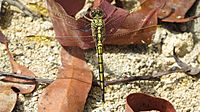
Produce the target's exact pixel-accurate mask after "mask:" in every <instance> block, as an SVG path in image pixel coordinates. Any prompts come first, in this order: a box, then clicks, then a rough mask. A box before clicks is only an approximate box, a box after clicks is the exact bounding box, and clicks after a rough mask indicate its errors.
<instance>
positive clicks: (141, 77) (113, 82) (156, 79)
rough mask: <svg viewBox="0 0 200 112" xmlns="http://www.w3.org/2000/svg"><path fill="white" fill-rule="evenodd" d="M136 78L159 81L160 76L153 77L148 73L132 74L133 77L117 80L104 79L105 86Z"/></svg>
mask: <svg viewBox="0 0 200 112" xmlns="http://www.w3.org/2000/svg"><path fill="white" fill-rule="evenodd" d="M138 80H149V81H160V78H159V77H153V76H150V75H147V76H134V77H128V78H124V79H119V80H111V81H106V82H105V86H108V85H114V84H120V83H128V82H132V81H138Z"/></svg>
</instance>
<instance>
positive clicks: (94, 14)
mask: <svg viewBox="0 0 200 112" xmlns="http://www.w3.org/2000/svg"><path fill="white" fill-rule="evenodd" d="M90 15H91V17H92V18H94V17H97V16H98V17H103V11H102V10H100V9H93V10H91V13H90Z"/></svg>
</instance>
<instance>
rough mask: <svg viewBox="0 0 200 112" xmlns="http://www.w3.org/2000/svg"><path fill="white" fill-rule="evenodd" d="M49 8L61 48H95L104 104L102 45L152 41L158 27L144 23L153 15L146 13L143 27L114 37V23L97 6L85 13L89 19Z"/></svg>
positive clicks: (115, 34) (104, 82)
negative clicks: (78, 17) (150, 39)
mask: <svg viewBox="0 0 200 112" xmlns="http://www.w3.org/2000/svg"><path fill="white" fill-rule="evenodd" d="M48 5H49V7H51V8H50V9H49V10H50V11H49V12H50V13H49V15H50V17H51V18H52V20H53V21H52V22H53V25H54V31H55V33H56V36H55V38H56V39H57V40H58V41H59V42H60V44H61V45H63V46H79V47H80V48H82V49H88V48H92V47H96V52H97V54H98V72H99V74H98V75H99V81H98V83H99V85H100V88H101V92H102V93H101V97H102V102H105V87H106V81H105V78H104V66H103V46H104V45H105V44H118V45H119V44H134V43H135V42H137V41H141V40H142V39H141V38H140V36H143V37H144V38H143V39H144V41H145V39H146V38H145V37H147V36H146V35H148V37H149V38H151V35H150V34H152V33H154V32H155V30H156V28H157V24H150V25H149V24H148V25H147V24H146V23H148V22H146V21H148V19H149V18H150V16H151V15H152V14H150V15H148V14H147V16H145V17H144V18H145V19H144V22H141V23H142V24H140V25H139V28H136V29H134V28H133V27H135V26H130V27H131V28H132V29H131V28H130V29H128V28H124V29H123V31H122V32H120V31H119V32H117V33H114V34H113V31H111V30H112V28H111V26H112V22H113V20H106V19H105V18H106V17H105V16H106V14H105V13H104V11H103V10H101V9H100V8H98V7H97V8H96V9H92V10H90V11H89V12H88V13H90V15H91V18H88V19H81V20H75V19H74V18H72V17H71V16H69V15H68V14H66V12H64V9H61V10H62V11H63V12H62V11H61V10H60V9H59V13H58V12H57V8H55V6H53V5H52V4H48ZM56 7H57V6H56ZM115 19H116V18H115ZM146 19H147V20H146ZM60 23H62V24H60ZM133 29H134V30H133ZM124 30H125V31H124ZM135 35H137V38H136V39H135V38H134V36H135ZM135 40H137V41H135ZM138 43H139V42H138Z"/></svg>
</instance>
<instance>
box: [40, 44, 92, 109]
mask: <svg viewBox="0 0 200 112" xmlns="http://www.w3.org/2000/svg"><path fill="white" fill-rule="evenodd" d="M61 57H62V67H61V68H60V69H59V75H58V78H57V79H56V80H55V81H54V82H53V83H52V84H50V85H49V86H48V87H47V88H45V91H44V92H43V93H42V95H41V99H40V101H39V107H38V108H39V109H38V111H39V112H82V111H83V109H84V105H85V102H86V98H87V96H88V93H89V91H90V88H91V84H92V73H91V71H90V69H89V68H88V66H87V64H86V62H85V60H84V52H83V50H81V49H80V48H78V47H65V49H62V51H61Z"/></svg>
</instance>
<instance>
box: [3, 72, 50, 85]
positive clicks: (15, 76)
mask: <svg viewBox="0 0 200 112" xmlns="http://www.w3.org/2000/svg"><path fill="white" fill-rule="evenodd" d="M0 77H13V78H18V79H22V80H29V81H34V82H37V83H39V84H41V83H45V84H50V83H52V82H53V80H52V79H43V78H36V77H32V76H25V75H21V74H16V73H8V72H0ZM0 80H2V81H4V79H3V78H2V79H1V78H0ZM6 82H9V81H8V80H6ZM10 82H13V81H10ZM17 83H26V82H17ZM27 83H30V82H27Z"/></svg>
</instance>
